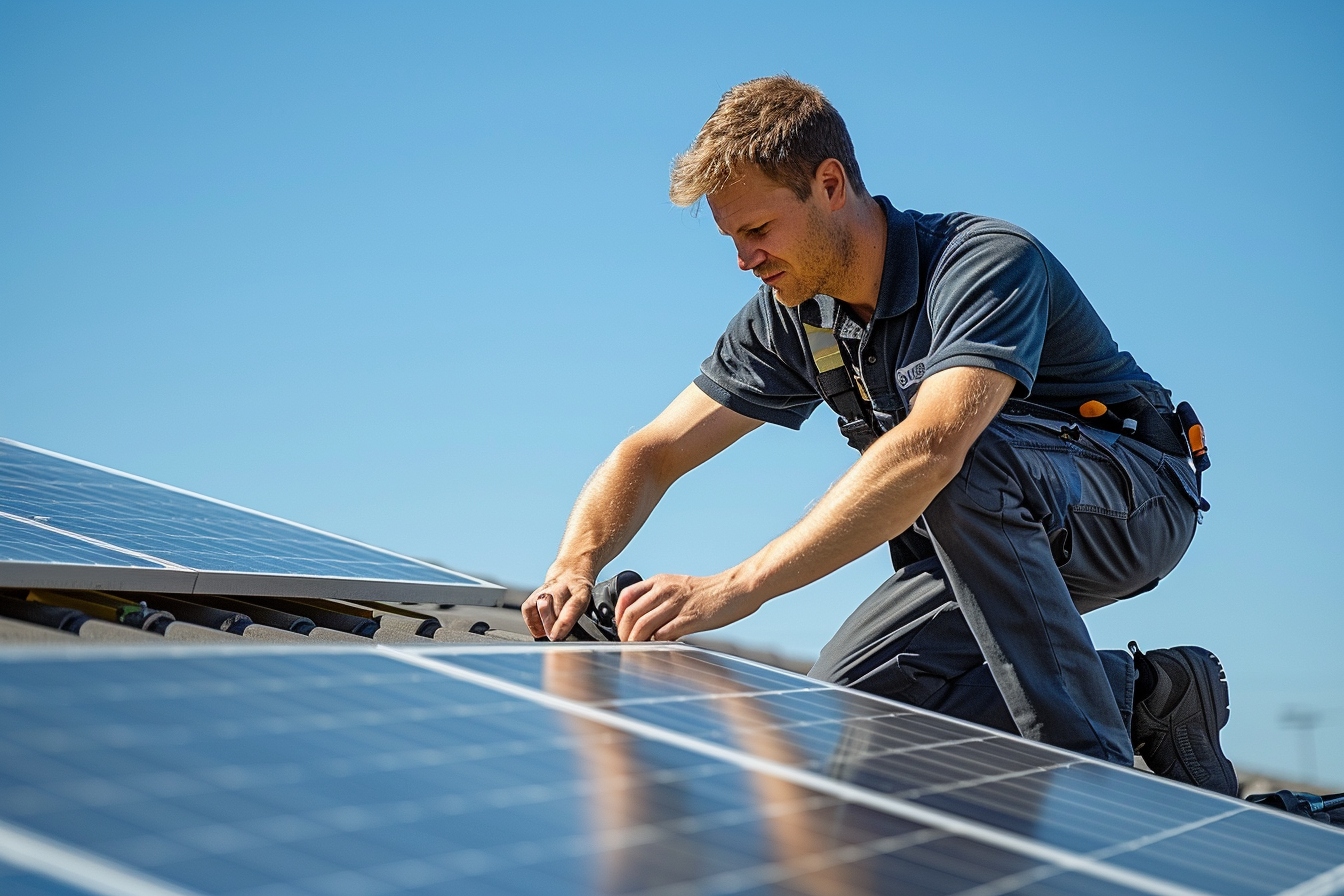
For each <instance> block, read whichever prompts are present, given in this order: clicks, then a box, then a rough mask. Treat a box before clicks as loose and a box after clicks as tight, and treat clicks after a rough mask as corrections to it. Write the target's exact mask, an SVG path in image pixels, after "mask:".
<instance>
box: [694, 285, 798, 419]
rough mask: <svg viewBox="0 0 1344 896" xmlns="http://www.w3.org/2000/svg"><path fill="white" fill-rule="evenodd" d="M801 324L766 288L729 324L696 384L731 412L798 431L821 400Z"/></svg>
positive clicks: (703, 367) (706, 360)
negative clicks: (801, 334) (810, 365)
mask: <svg viewBox="0 0 1344 896" xmlns="http://www.w3.org/2000/svg"><path fill="white" fill-rule="evenodd" d="M799 329H800V326H799V324H798V323H797V322H796V321H795V320H794V319H793V316H792V315H790V314H788V313H787V312H786V311H785V310H784V309H783V307H782V306H781V305H780V304H779V303H778V302H776V301H775V299H774V297H773V296H772V295H771V294H770V289H769V287H762V288H761V290H760V291H759V292H757V293H756V295H755V296H754V297H753V298H752V300H751V301H750V302H748V303H747V304H746V306H745V307H743V309H742V310H741V311H739V312H738V313H737V316H736V317H734V318H733V319H732V321H731V322H730V323H729V324H728V329H726V330H724V332H723V335H722V336H720V337H719V341H718V344H717V345H715V346H714V353H713V354H711V355H710V356H709V357H708V358H706V359H705V361H704V363H703V364H701V365H700V375H699V376H698V377H696V378H695V384H696V385H697V386H699V387H700V389H701V391H703V392H704V393H705V394H706V395H708V396H709V397H710V398H712V399H714V400H715V401H717V402H718V403H719V404H721V405H723V406H724V407H726V408H728V409H729V410H733V411H737V412H738V413H739V414H742V415H743V416H746V417H751V418H752V419H754V420H763V421H765V422H766V423H777V424H779V425H780V426H787V427H788V428H789V429H798V428H800V427H801V426H802V425H803V421H804V420H806V419H807V418H808V417H809V416H811V414H812V412H813V411H814V410H816V407H817V405H819V404H821V396H820V394H818V392H817V389H816V386H815V385H814V384H813V383H812V379H811V376H810V375H809V373H808V367H807V365H808V359H807V357H806V355H805V354H804V353H803V347H802V339H801V337H800V336H799Z"/></svg>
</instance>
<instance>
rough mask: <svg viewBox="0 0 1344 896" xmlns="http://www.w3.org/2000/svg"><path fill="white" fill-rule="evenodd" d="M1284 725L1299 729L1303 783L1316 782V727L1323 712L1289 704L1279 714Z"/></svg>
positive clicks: (1298, 737) (1299, 751)
mask: <svg viewBox="0 0 1344 896" xmlns="http://www.w3.org/2000/svg"><path fill="white" fill-rule="evenodd" d="M1279 721H1280V722H1282V723H1283V727H1285V728H1288V729H1290V730H1296V731H1297V750H1298V759H1299V760H1300V769H1301V774H1302V776H1303V783H1305V784H1314V783H1315V782H1316V729H1317V728H1319V727H1320V725H1321V713H1320V712H1319V711H1317V710H1314V709H1308V708H1307V707H1304V706H1288V707H1285V708H1284V710H1283V712H1281V713H1280V714H1279Z"/></svg>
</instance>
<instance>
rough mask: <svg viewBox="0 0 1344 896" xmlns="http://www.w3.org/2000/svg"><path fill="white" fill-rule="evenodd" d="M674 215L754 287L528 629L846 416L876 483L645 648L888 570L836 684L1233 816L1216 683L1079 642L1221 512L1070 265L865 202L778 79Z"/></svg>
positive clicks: (740, 104) (1019, 245)
mask: <svg viewBox="0 0 1344 896" xmlns="http://www.w3.org/2000/svg"><path fill="white" fill-rule="evenodd" d="M671 195H672V201H673V202H675V203H677V204H679V205H690V204H693V203H695V202H697V201H699V200H700V199H701V198H704V199H705V200H707V202H708V204H709V207H710V209H711V210H712V212H713V215H714V220H715V222H717V224H718V226H719V229H720V230H721V231H723V233H725V234H726V235H727V236H729V237H730V238H731V239H732V240H733V243H734V245H735V246H736V249H737V263H738V266H739V267H740V268H741V269H742V270H744V271H746V270H749V271H751V272H752V273H754V274H755V275H756V276H757V277H759V278H760V279H761V281H762V286H761V289H760V290H759V291H758V292H757V293H756V295H755V296H754V297H753V298H752V299H751V301H750V302H748V303H747V305H746V307H744V308H743V309H742V310H741V311H740V312H739V313H738V314H737V316H736V317H735V318H734V319H733V320H732V322H731V323H730V324H729V325H728V329H727V331H726V332H725V333H724V334H723V336H722V337H721V338H720V339H719V342H718V345H717V346H715V348H714V351H713V353H712V354H711V355H710V356H709V358H708V359H707V360H706V361H705V362H704V363H703V364H702V365H701V368H700V369H701V373H700V375H699V376H698V377H697V378H696V380H695V382H694V384H693V385H691V386H690V387H688V388H687V389H686V390H685V391H684V392H683V393H682V394H681V395H680V396H678V397H677V398H676V399H675V400H674V401H673V402H672V404H671V405H670V406H669V407H668V408H667V409H666V410H665V411H663V412H662V413H661V414H660V415H659V416H658V417H657V419H655V420H654V421H653V422H652V423H650V424H649V425H648V426H646V427H644V428H643V429H642V430H640V431H639V432H637V433H635V434H634V435H632V436H630V437H629V438H627V439H626V440H625V441H623V442H622V443H621V444H620V445H618V446H617V447H616V450H615V451H614V452H612V454H611V456H610V457H609V458H608V459H607V460H606V461H605V462H604V463H603V464H602V466H601V467H599V468H598V470H597V472H596V473H594V475H593V477H592V478H591V479H590V480H589V482H588V484H587V485H586V486H585V487H584V489H583V491H582V493H581V494H580V496H579V498H578V501H577V503H576V504H575V507H574V510H573V512H572V514H571V516H570V518H569V523H568V525H567V527H566V530H565V534H564V538H563V540H562V543H561V545H560V550H559V554H558V556H557V558H556V560H555V563H554V564H553V565H552V566H551V569H550V571H549V572H548V573H547V577H546V583H545V584H544V585H543V586H542V587H541V588H539V589H537V591H536V592H535V593H534V594H533V595H532V596H531V597H529V598H528V600H527V601H526V603H525V605H524V607H523V613H524V616H525V618H526V619H527V623H528V626H529V627H530V628H531V630H532V632H533V633H534V634H535V635H536V636H538V637H542V636H547V637H550V638H551V639H553V640H559V639H561V638H564V637H565V636H566V635H567V634H568V633H569V632H570V630H571V629H572V627H573V626H574V624H575V622H576V620H577V619H578V618H579V616H580V615H582V613H583V610H584V608H585V606H586V605H587V603H588V601H589V596H590V590H591V588H592V586H593V583H594V580H595V579H596V577H597V575H598V574H599V572H600V571H601V570H602V568H603V567H604V566H605V565H606V564H607V563H609V562H611V561H612V560H613V559H615V557H616V556H617V554H619V553H620V551H621V550H622V549H623V548H624V547H625V545H626V544H628V543H629V541H630V539H631V538H632V537H633V536H634V535H635V533H636V532H637V531H638V529H639V527H640V526H641V525H642V524H643V523H644V521H645V520H646V519H647V518H648V516H649V514H650V513H651V512H652V511H653V508H654V506H655V505H656V504H657V503H658V500H659V499H660V498H661V497H662V495H663V493H664V492H665V491H666V490H667V489H668V488H669V487H670V486H671V485H672V483H673V482H675V481H676V480H677V479H678V478H679V477H680V476H682V475H683V474H684V473H686V472H688V471H689V470H691V469H693V468H695V467H696V466H698V465H699V464H701V463H704V462H705V461H706V460H708V459H709V458H711V457H713V456H714V455H716V454H718V453H719V452H720V451H722V450H724V449H725V448H727V447H728V446H729V445H731V444H732V443H733V442H735V441H737V440H738V439H739V438H741V437H742V436H744V435H745V434H747V433H748V432H750V431H751V430H753V429H755V428H756V427H757V426H760V425H761V424H762V423H775V424H779V425H782V426H788V427H791V428H794V429H797V428H798V427H799V426H801V425H802V423H803V421H804V420H805V419H807V417H808V415H809V414H811V413H812V411H813V410H815V409H816V408H817V406H818V405H820V404H821V403H823V402H825V403H826V404H828V405H829V406H830V407H831V409H832V410H834V411H835V412H836V413H837V414H838V415H839V417H840V428H841V432H842V434H843V435H844V436H845V438H846V439H847V440H848V441H849V443H850V444H851V445H853V446H854V447H856V448H858V449H859V450H860V451H861V452H862V454H861V456H860V457H859V459H858V461H857V462H856V463H855V464H854V466H853V467H851V468H850V469H849V471H848V472H847V473H846V474H845V475H844V476H843V477H842V478H841V479H840V480H839V481H837V482H836V483H835V484H834V485H833V486H832V487H831V488H830V490H829V491H827V492H826V494H825V495H824V496H823V497H822V498H821V499H820V500H819V501H818V502H817V503H816V504H815V506H813V508H812V509H811V510H810V511H809V512H808V513H807V515H806V516H805V517H803V519H802V520H800V521H799V522H798V523H797V524H796V525H794V526H793V527H792V528H791V529H789V530H788V531H787V532H785V533H784V534H783V535H781V536H780V537H779V538H777V539H775V540H774V541H772V542H771V543H770V544H768V545H766V546H765V547H764V548H762V549H761V550H760V551H759V552H758V553H757V554H755V555H754V556H752V557H749V558H747V559H746V560H744V561H743V562H742V563H740V564H738V565H737V566H734V567H732V568H731V569H728V570H725V571H723V572H721V573H719V574H717V575H712V576H704V577H697V576H684V575H657V576H654V577H652V578H650V579H647V580H645V581H643V582H640V583H638V584H636V585H633V586H631V587H628V588H626V589H625V591H623V592H622V594H621V597H620V600H619V602H618V604H617V621H618V627H619V631H620V635H621V637H622V638H623V639H625V640H631V641H640V640H670V639H673V638H678V637H681V636H683V635H687V634H691V633H693V632H698V631H704V630H706V629H712V628H716V627H719V626H722V625H726V624H727V623H729V622H732V621H734V620H737V619H741V618H742V617H744V616H747V615H749V614H750V613H752V612H754V611H755V610H756V609H757V608H758V607H760V606H761V605H762V604H763V603H764V602H765V601H767V600H770V599H771V598H773V597H778V596H779V595H781V594H785V593H787V592H789V591H792V590H794V589H796V588H800V587H802V586H804V585H807V584H809V583H811V582H814V581H816V580H817V579H819V578H821V577H822V576H824V575H827V574H828V573H830V572H832V571H834V570H836V569H838V568H839V567H841V566H843V565H845V564H846V563H849V562H850V561H852V560H855V559H857V558H858V557H861V556H863V555H864V554H866V553H868V552H869V551H871V550H872V549H873V548H874V547H876V546H878V545H880V544H882V543H883V542H889V543H890V546H891V554H892V560H893V564H894V565H895V567H896V574H895V575H894V576H892V577H891V578H890V579H888V580H887V581H886V582H885V583H883V585H882V586H881V587H880V588H878V590H877V591H876V592H875V593H874V594H873V595H872V596H871V597H869V598H868V599H867V600H866V601H864V603H863V604H862V605H861V606H860V607H859V608H858V609H857V610H856V611H855V612H854V614H853V615H852V616H851V617H850V618H849V619H848V620H847V621H846V622H845V623H844V625H843V626H842V627H841V629H840V631H839V632H838V633H836V635H835V637H834V638H833V639H832V640H831V642H830V643H829V644H827V645H826V647H825V649H824V650H823V651H822V653H821V658H820V659H819V660H818V662H817V665H816V666H815V668H814V669H813V670H812V675H813V676H814V677H817V678H822V679H825V680H828V681H832V682H837V683H840V684H845V685H849V686H852V687H856V688H861V689H863V690H866V691H871V692H873V693H877V694H882V695H884V696H888V697H892V698H895V699H897V700H902V701H905V702H908V703H913V704H916V705H919V706H923V707H927V708H929V709H933V710H937V711H939V712H943V713H947V714H949V715H953V716H958V717H960V718H963V719H968V720H971V721H974V722H979V723H981V724H985V725H990V726H994V727H996V728H1000V729H1002V730H1005V731H1009V732H1013V733H1019V734H1021V735H1022V736H1023V737H1027V738H1031V739H1033V740H1039V741H1044V742H1046V743H1050V744H1054V745H1056V746H1060V747H1065V748H1067V749H1070V750H1075V751H1077V752H1079V753H1084V754H1087V755H1089V756H1095V757H1098V758H1101V759H1104V760H1109V761H1112V762H1117V763H1123V764H1126V765H1129V764H1132V763H1133V760H1134V751H1135V749H1138V750H1139V752H1140V753H1141V754H1142V755H1143V757H1144V759H1145V760H1146V761H1147V763H1148V765H1149V766H1150V767H1151V768H1152V769H1153V770H1154V771H1156V772H1157V773H1158V774H1161V775H1165V776H1167V777H1170V778H1174V779H1176V780H1180V781H1184V782H1187V783H1191V784H1196V785H1198V786H1202V787H1206V788H1209V789H1212V790H1217V791H1221V792H1223V793H1228V794H1235V793H1236V787H1237V782H1236V777H1235V774H1234V772H1233V769H1232V766H1231V764H1230V763H1229V762H1228V761H1227V759H1226V757H1224V755H1223V752H1222V749H1221V747H1220V746H1219V742H1218V732H1219V730H1220V729H1221V728H1222V726H1223V725H1224V724H1226V721H1227V706H1228V698H1227V685H1226V682H1225V680H1224V676H1223V674H1222V668H1221V666H1220V664H1219V663H1218V660H1217V658H1216V657H1214V656H1213V655H1212V654H1210V653H1209V652H1208V651H1207V650H1203V649H1200V648H1195V647H1177V648H1173V649H1166V650H1153V651H1150V652H1149V653H1147V654H1145V653H1143V652H1141V651H1139V649H1138V647H1137V646H1136V645H1134V644H1133V643H1131V645H1130V649H1131V651H1132V653H1126V652H1124V651H1100V652H1098V651H1097V650H1096V649H1095V648H1094V647H1093V646H1092V641H1091V638H1090V637H1089V636H1088V632H1087V628H1086V626H1085V625H1084V624H1083V619H1082V614H1084V613H1086V612H1088V611H1090V610H1094V609H1097V608H1099V607H1103V606H1106V605H1107V604H1111V603H1114V602H1115V601H1118V600H1123V599H1125V598H1128V597H1133V596H1135V595H1137V594H1141V593H1143V592H1145V591H1148V590H1150V589H1151V588H1153V587H1154V586H1155V585H1156V584H1157V583H1158V581H1159V580H1160V579H1161V578H1162V577H1163V576H1165V575H1166V574H1167V573H1169V572H1170V571H1171V570H1172V568H1174V567H1175V565H1176V563H1177V562H1178V561H1179V560H1180V559H1181V557H1182V555H1184V553H1185V551H1186V548H1187V547H1188V546H1189V544H1190V541H1191V539H1192V537H1193V536H1194V531H1195V525H1196V522H1197V519H1198V516H1199V513H1200V512H1201V507H1207V505H1205V504H1204V503H1203V500H1202V498H1201V497H1200V493H1199V479H1198V475H1197V473H1196V469H1195V466H1194V464H1193V462H1192V453H1191V449H1190V445H1189V440H1188V438H1187V436H1186V433H1187V432H1188V421H1186V424H1187V425H1183V423H1182V420H1181V419H1180V418H1181V415H1180V414H1178V413H1177V412H1176V409H1175V408H1174V407H1173V405H1172V401H1171V393H1169V392H1168V391H1167V390H1166V389H1164V388H1163V387H1162V386H1161V385H1160V384H1159V383H1158V382H1156V381H1155V380H1154V379H1153V378H1152V377H1151V376H1149V375H1148V374H1147V373H1145V372H1144V371H1143V370H1142V369H1141V368H1140V367H1139V365H1138V364H1137V363H1135V361H1134V359H1133V358H1132V357H1131V356H1130V355H1129V354H1128V353H1127V352H1122V351H1120V350H1119V348H1118V347H1117V346H1116V344H1115V341H1114V340H1113V339H1112V338H1111V335H1110V332H1109V331H1108V330H1107V328H1106V325H1105V324H1104V323H1102V321H1101V319H1100V317H1098V315H1097V313H1096V311H1095V310H1094V309H1093V308H1092V306H1091V304H1090V303H1089V302H1088V300H1087V298H1086V297H1085V296H1084V295H1083V293H1082V291H1081V290H1080V289H1079V288H1078V285H1077V284H1076V283H1075V282H1074V281H1073V278H1072V277H1071V276H1070V275H1069V273H1068V271H1067V270H1065V269H1064V266H1063V265H1061V264H1060V263H1059V261H1058V260H1057V259H1056V258H1055V257H1054V256H1053V255H1052V254H1050V252H1049V250H1047V249H1046V248H1045V246H1043V245H1042V244H1041V243H1040V242H1039V241H1038V240H1036V239H1035V238H1034V237H1033V236H1032V235H1031V234H1029V233H1027V232H1026V231H1025V230H1022V229H1021V228H1019V227H1015V226H1013V225H1011V224H1007V223H1005V222H1003V221H997V220H994V219H991V218H984V217H979V216H976V215H970V214H964V213H956V214H922V213H919V212H914V211H901V210H898V209H896V208H895V207H893V205H892V204H891V203H890V202H889V201H888V200H887V199H886V198H885V197H883V196H873V195H870V194H869V193H868V191H867V189H866V187H865V186H864V183H863V178H862V176H861V175H860V173H859V165H858V162H857V161H856V159H855V157H854V148H853V145H852V143H851V141H850V137H849V133H848V131H847V130H846V128H845V124H844V121H843V120H842V119H841V118H840V115H839V113H837V112H836V111H835V109H834V108H833V107H832V106H831V105H830V103H829V102H827V100H826V99H825V97H823V96H822V94H821V92H820V91H819V90H817V89H816V88H814V87H811V86H809V85H806V84H803V83H800V82H798V81H796V80H794V79H792V78H788V77H782V76H781V77H773V78H762V79H759V80H755V81H750V82H747V83H745V84H741V85H739V86H737V87H734V88H733V89H732V90H730V91H729V92H728V93H727V94H725V95H724V97H723V99H722V100H721V101H720V103H719V106H718V108H717V109H716V110H715V112H714V114H713V115H712V116H710V118H709V120H708V121H707V122H706V123H705V125H704V127H703V128H702V129H701V131H700V134H699V136H697V137H696V139H695V142H694V143H693V144H692V145H691V147H690V149H689V150H688V151H687V152H686V153H684V154H683V155H682V156H680V157H679V158H678V159H677V161H676V163H675V166H674V168H673V173H672V189H671ZM1186 408H1188V406H1183V407H1182V412H1183V413H1184V411H1185V409H1186ZM1190 416H1193V414H1192V413H1191V414H1190ZM1196 441H1198V440H1196ZM1195 447H1196V449H1199V448H1202V445H1200V444H1197V445H1196V446H1195Z"/></svg>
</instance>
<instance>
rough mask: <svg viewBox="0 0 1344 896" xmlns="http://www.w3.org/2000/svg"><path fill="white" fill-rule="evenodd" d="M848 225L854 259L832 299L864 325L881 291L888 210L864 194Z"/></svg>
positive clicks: (872, 311) (869, 319)
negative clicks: (846, 308) (846, 306)
mask: <svg viewBox="0 0 1344 896" xmlns="http://www.w3.org/2000/svg"><path fill="white" fill-rule="evenodd" d="M856 205H857V206H858V207H857V208H856V209H855V210H854V211H855V215H854V219H853V221H852V223H851V224H850V227H849V237H850V239H851V240H852V243H851V245H852V246H853V247H854V248H853V253H854V254H853V260H852V262H851V263H850V266H849V271H848V272H847V273H848V274H849V276H847V277H846V278H845V283H844V286H843V288H842V289H839V290H837V293H843V294H837V295H835V296H834V298H836V299H839V300H840V301H842V302H844V303H845V304H846V305H848V306H849V308H850V310H851V311H853V312H854V315H855V316H856V317H858V318H859V320H861V321H863V322H864V323H865V324H867V323H868V322H869V321H871V320H872V319H873V315H875V314H876V313H877V300H878V296H879V295H880V293H881V291H882V267H883V264H884V263H885V261H886V257H887V213H886V212H885V211H883V209H882V206H881V205H880V204H879V203H878V201H877V200H876V199H874V198H873V197H871V196H863V197H861V198H860V200H859V202H858V203H856Z"/></svg>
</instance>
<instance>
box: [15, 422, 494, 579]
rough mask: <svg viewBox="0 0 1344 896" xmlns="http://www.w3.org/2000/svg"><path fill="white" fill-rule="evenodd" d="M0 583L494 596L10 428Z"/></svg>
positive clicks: (421, 565)
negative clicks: (52, 448)
mask: <svg viewBox="0 0 1344 896" xmlns="http://www.w3.org/2000/svg"><path fill="white" fill-rule="evenodd" d="M0 587H22V588H77V589H98V590H105V591H157V592H161V593H176V594H192V593H197V594H224V595H251V596H269V597H315V598H330V599H362V600H403V601H421V602H435V601H437V602H442V603H452V604H494V603H496V602H497V600H498V597H499V595H500V594H501V593H502V590H501V589H500V588H499V587H498V586H495V585H491V584H489V583H487V582H483V581H481V580H480V579H476V578H473V577H471V576H467V575H463V574H462V573H457V572H453V571H451V570H447V569H444V568H442V567H439V566H435V565H433V564H431V563H426V562H424V561H421V560H416V559H414V558H411V557H405V556H402V555H400V554H395V553H393V552H391V551H386V550H383V549H381V548H376V547H372V546H370V545H366V544H362V543H360V542H357V541H354V540H351V539H348V538H342V537H340V536H337V535H332V534H330V533H327V532H322V531H320V530H317V529H312V528H309V527H307V526H302V525H299V524H298V523H292V522H290V521H288V520H283V519H280V518H278V517H274V516H268V515H266V514H263V513H258V512H256V511H254V510H248V509H246V508H244V507H238V506H236V505H233V504H227V503H225V502H223V501H217V500H215V499H213V498H207V497H204V496H202V495H197V494H193V493H191V492H187V491H183V490H181V489H177V488H173V487H171V486H167V485H162V484H160V483H157V482H152V481H150V480H148V479H141V478H139V477H136V476H131V475H128V474H126V473H121V472H118V471H116V470H110V469H108V468H106V467H100V466H97V465H95V464H90V463H87V462H85V461H81V460H76V459H74V458H70V457H64V456H62V455H59V454H54V453H52V452H49V451H44V450H42V449H40V448H34V447H31V446H28V445H23V444H20V443H18V442H13V441H10V440H8V439H0Z"/></svg>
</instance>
